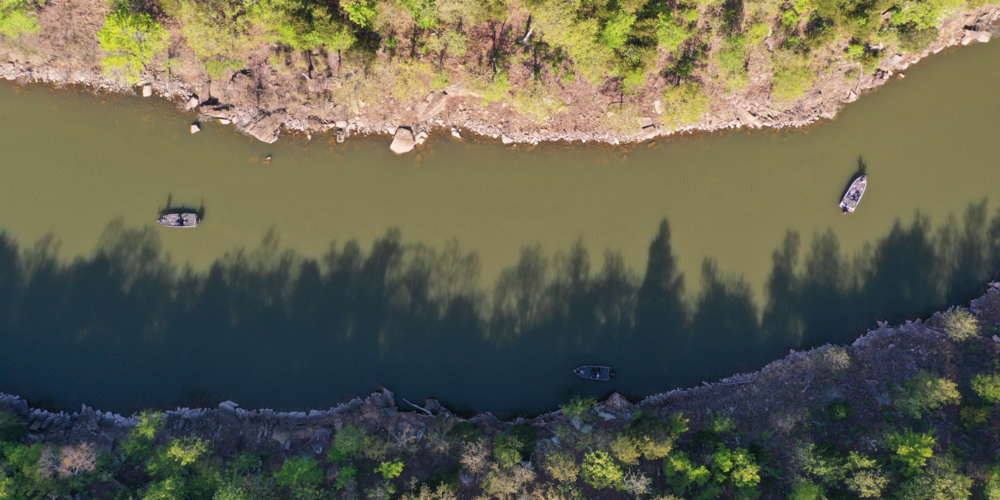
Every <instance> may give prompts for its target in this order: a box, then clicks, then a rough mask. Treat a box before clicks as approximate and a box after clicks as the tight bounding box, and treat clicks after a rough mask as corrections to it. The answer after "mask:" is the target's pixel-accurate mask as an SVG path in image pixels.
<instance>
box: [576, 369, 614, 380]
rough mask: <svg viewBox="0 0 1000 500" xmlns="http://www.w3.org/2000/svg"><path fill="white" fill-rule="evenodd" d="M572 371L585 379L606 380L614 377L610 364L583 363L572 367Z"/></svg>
mask: <svg viewBox="0 0 1000 500" xmlns="http://www.w3.org/2000/svg"><path fill="white" fill-rule="evenodd" d="M573 373H575V374H577V375H578V376H580V377H583V378H585V379H587V380H601V381H604V382H607V381H609V380H611V379H612V378H614V376H615V371H614V370H612V369H611V367H610V366H597V365H583V366H578V367H576V368H574V369H573Z"/></svg>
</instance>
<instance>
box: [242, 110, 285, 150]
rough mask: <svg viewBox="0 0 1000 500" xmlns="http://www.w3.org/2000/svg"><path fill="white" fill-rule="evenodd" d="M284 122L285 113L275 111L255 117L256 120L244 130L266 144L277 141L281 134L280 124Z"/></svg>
mask: <svg viewBox="0 0 1000 500" xmlns="http://www.w3.org/2000/svg"><path fill="white" fill-rule="evenodd" d="M284 121H285V113H284V112H283V111H277V112H274V113H264V112H261V113H260V114H259V115H257V120H256V121H255V122H254V123H253V124H252V125H250V126H249V127H247V128H246V133H247V134H249V135H251V136H253V137H255V138H257V139H259V140H261V141H263V142H266V143H268V144H272V143H274V141H277V140H278V134H279V133H281V124H282V123H283V122H284Z"/></svg>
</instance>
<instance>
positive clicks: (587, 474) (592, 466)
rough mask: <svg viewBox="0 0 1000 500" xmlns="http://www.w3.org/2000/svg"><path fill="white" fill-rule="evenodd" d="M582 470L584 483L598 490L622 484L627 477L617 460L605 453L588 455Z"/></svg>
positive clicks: (599, 452) (593, 452)
mask: <svg viewBox="0 0 1000 500" xmlns="http://www.w3.org/2000/svg"><path fill="white" fill-rule="evenodd" d="M582 469H583V473H582V474H581V476H582V477H583V480H584V482H586V483H587V484H589V485H590V486H592V487H594V488H595V489H598V490H600V489H604V488H607V487H608V486H611V485H616V484H618V483H621V482H622V479H623V478H624V477H625V474H624V473H623V472H622V469H621V467H619V466H618V464H616V463H615V459H613V458H611V455H608V454H607V453H605V452H603V451H592V452H590V453H587V455H586V456H584V459H583V467H582Z"/></svg>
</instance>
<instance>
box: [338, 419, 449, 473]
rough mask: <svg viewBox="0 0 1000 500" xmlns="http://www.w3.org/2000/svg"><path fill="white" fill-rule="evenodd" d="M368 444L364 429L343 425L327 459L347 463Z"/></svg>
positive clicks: (369, 440) (369, 439)
mask: <svg viewBox="0 0 1000 500" xmlns="http://www.w3.org/2000/svg"><path fill="white" fill-rule="evenodd" d="M459 425H461V424H459ZM455 427H458V426H457V425H456V426H455ZM370 442H371V438H369V437H368V433H367V432H365V430H364V429H358V428H357V427H354V426H353V425H345V426H344V427H342V428H341V429H340V430H339V431H337V435H336V436H335V437H334V438H333V445H332V446H331V447H330V452H329V453H327V458H328V459H329V460H330V461H331V462H333V463H340V464H342V463H347V462H349V461H351V460H352V459H354V458H356V457H358V456H359V455H361V453H362V452H363V451H364V450H365V448H366V447H367V446H368V445H369V443H370Z"/></svg>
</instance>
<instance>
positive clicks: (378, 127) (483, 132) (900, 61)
mask: <svg viewBox="0 0 1000 500" xmlns="http://www.w3.org/2000/svg"><path fill="white" fill-rule="evenodd" d="M998 19H1000V7H997V6H992V5H988V6H985V7H982V8H979V9H975V10H971V11H966V12H961V13H958V14H956V15H953V16H951V17H949V18H948V19H945V20H944V21H943V22H942V24H941V26H940V28H939V36H938V38H937V40H935V41H934V42H933V43H931V44H930V45H929V46H928V47H927V48H926V49H925V50H923V51H922V52H920V53H915V54H908V53H891V54H886V55H885V57H884V58H883V59H882V62H881V64H880V66H879V68H878V69H877V70H876V71H875V72H874V73H872V74H862V75H861V76H859V77H858V78H857V80H852V81H848V79H847V78H845V77H844V76H843V75H844V74H846V73H847V72H848V71H849V69H850V68H851V67H853V66H856V63H850V62H848V61H842V63H841V64H840V66H841V67H839V68H838V69H837V70H836V71H834V72H832V73H834V74H833V75H830V76H824V77H821V78H820V80H819V81H818V82H817V83H816V85H815V87H814V88H813V89H811V90H810V91H809V92H807V94H806V95H805V96H804V97H802V98H800V99H798V100H797V101H796V102H795V103H794V104H793V105H792V106H791V108H790V109H789V110H787V111H776V110H774V109H772V108H771V107H769V95H768V93H767V92H754V93H750V94H748V95H747V94H745V93H744V94H740V95H733V96H723V97H722V98H720V99H715V100H714V103H713V105H712V110H711V112H710V113H709V114H708V115H706V117H705V118H704V119H703V120H702V121H701V122H700V123H698V124H696V125H693V126H687V127H680V128H672V127H670V126H668V125H667V124H665V123H664V121H663V120H661V119H660V116H659V114H660V113H662V109H661V105H660V104H659V103H660V101H659V100H654V99H652V97H655V96H644V97H643V98H642V99H643V100H649V101H650V102H649V103H648V104H647V105H644V106H643V108H644V113H645V114H646V115H647V116H640V117H638V118H637V120H636V121H637V123H636V126H635V129H634V132H632V133H626V134H621V133H614V132H612V131H608V130H603V129H602V126H601V125H600V123H599V119H600V118H601V115H600V114H598V115H596V116H589V115H588V114H580V115H579V120H578V121H576V122H575V123H580V122H583V123H589V124H590V125H589V126H580V125H573V127H572V129H570V128H569V127H568V126H565V127H564V128H562V129H561V130H560V129H558V127H559V126H560V125H559V124H555V125H537V124H536V125H533V126H526V125H525V124H524V123H523V120H520V119H519V117H518V116H517V113H516V112H515V111H514V110H513V109H512V108H509V107H508V106H507V105H506V104H505V103H500V102H494V103H492V104H490V105H489V106H483V105H481V104H480V103H479V101H481V100H482V95H480V94H477V93H475V92H472V91H470V90H467V89H465V88H461V87H456V86H451V87H446V88H444V89H443V90H440V91H435V92H431V93H430V94H429V95H427V96H426V98H425V99H424V100H423V101H422V102H420V103H418V104H416V105H414V106H409V107H407V108H406V109H395V110H389V112H388V113H387V112H386V110H380V111H379V112H373V111H371V110H372V108H374V106H368V105H367V104H366V103H364V102H361V101H352V102H350V103H347V104H346V105H345V104H333V103H328V104H332V105H325V106H323V107H322V108H321V109H314V108H313V107H311V106H308V107H306V108H301V107H300V108H297V109H293V110H289V109H287V108H282V107H281V106H282V103H281V102H276V103H275V102H268V101H267V100H260V101H255V102H253V103H252V104H250V102H249V101H248V100H246V99H244V97H246V96H245V95H244V94H246V93H247V92H248V90H247V89H248V88H250V87H251V86H252V83H253V82H251V79H250V77H249V76H247V75H246V74H244V73H236V74H235V75H233V77H232V78H231V79H230V80H229V81H228V82H226V81H222V82H219V81H215V82H212V81H209V82H207V83H201V84H195V83H191V82H189V81H184V80H182V79H177V78H172V77H171V76H170V74H169V73H168V72H164V71H152V70H147V71H146V72H145V74H144V77H145V83H143V84H142V85H141V86H140V87H139V89H138V91H139V92H140V93H141V94H142V95H143V96H146V97H150V96H153V95H154V94H155V95H158V96H161V97H164V98H167V99H171V100H174V101H175V102H176V103H177V104H178V107H179V108H181V109H183V110H185V111H187V112H191V113H197V121H196V123H197V122H200V121H205V120H218V121H220V122H222V123H223V124H232V125H233V126H234V127H236V129H237V130H239V131H241V132H243V133H246V134H248V135H251V136H253V137H255V138H257V139H259V140H261V141H264V142H267V143H273V142H275V141H276V140H278V137H279V136H280V134H281V131H282V129H285V130H287V131H293V132H300V133H303V134H305V135H306V136H307V137H309V138H311V137H312V134H316V133H322V132H328V133H335V134H336V139H337V142H343V141H344V140H346V139H347V138H348V137H349V136H351V135H358V134H361V135H379V134H386V135H391V136H393V145H392V150H393V151H394V152H396V153H397V154H401V153H405V152H408V151H410V150H412V149H414V147H416V146H419V145H420V144H422V143H423V142H424V141H425V140H426V139H427V137H428V136H429V134H430V133H431V132H434V131H445V132H446V133H447V132H449V131H450V132H451V134H452V135H454V136H456V137H458V138H461V137H462V135H463V134H466V133H473V134H477V135H480V136H483V137H487V138H493V139H499V140H500V141H501V142H502V143H503V144H538V143H540V142H554V141H565V142H584V143H586V142H600V143H607V144H612V145H617V144H628V143H635V142H641V141H645V140H650V139H653V138H656V137H662V136H669V135H671V134H675V133H684V132H695V131H717V130H723V129H734V128H741V127H750V128H762V127H770V128H786V127H793V128H794V127H803V126H807V125H810V124H813V123H815V122H817V121H819V120H822V119H829V118H832V117H834V116H835V115H836V114H837V112H838V111H839V110H840V109H841V107H842V106H843V105H845V104H846V103H850V102H853V101H855V100H857V99H858V98H859V96H860V95H862V94H864V93H865V92H869V91H872V90H874V89H877V88H878V87H879V86H881V85H883V84H885V82H887V81H888V80H889V78H890V77H892V75H894V74H898V73H899V72H901V71H903V70H905V69H907V68H908V67H910V66H911V65H912V64H914V63H916V62H918V61H920V60H921V59H923V58H924V57H928V56H930V55H932V54H936V53H938V52H940V51H942V50H944V49H945V48H948V47H952V46H956V45H968V44H969V43H973V42H980V43H982V42H987V41H989V40H990V38H991V37H992V34H993V31H994V29H995V26H996V23H997V21H998ZM11 54H12V53H10V52H9V53H8V54H7V58H8V60H6V61H4V60H3V59H0V78H4V79H7V80H14V81H19V82H38V83H46V84H51V85H56V86H62V85H83V86H86V87H89V88H91V89H92V90H94V91H96V92H109V93H122V94H129V93H135V92H136V91H137V89H136V88H133V87H131V86H127V85H124V84H122V83H121V82H119V81H117V80H115V79H112V78H109V77H107V76H105V75H104V74H103V73H102V72H101V70H100V67H99V65H98V66H94V65H90V66H87V65H81V64H76V65H74V64H70V63H60V64H58V65H57V64H33V63H31V62H29V61H24V60H20V59H19V58H16V57H12V56H11ZM0 57H3V54H2V52H0ZM303 110H307V111H303ZM520 118H523V117H520ZM195 132H197V127H192V133H195Z"/></svg>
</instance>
